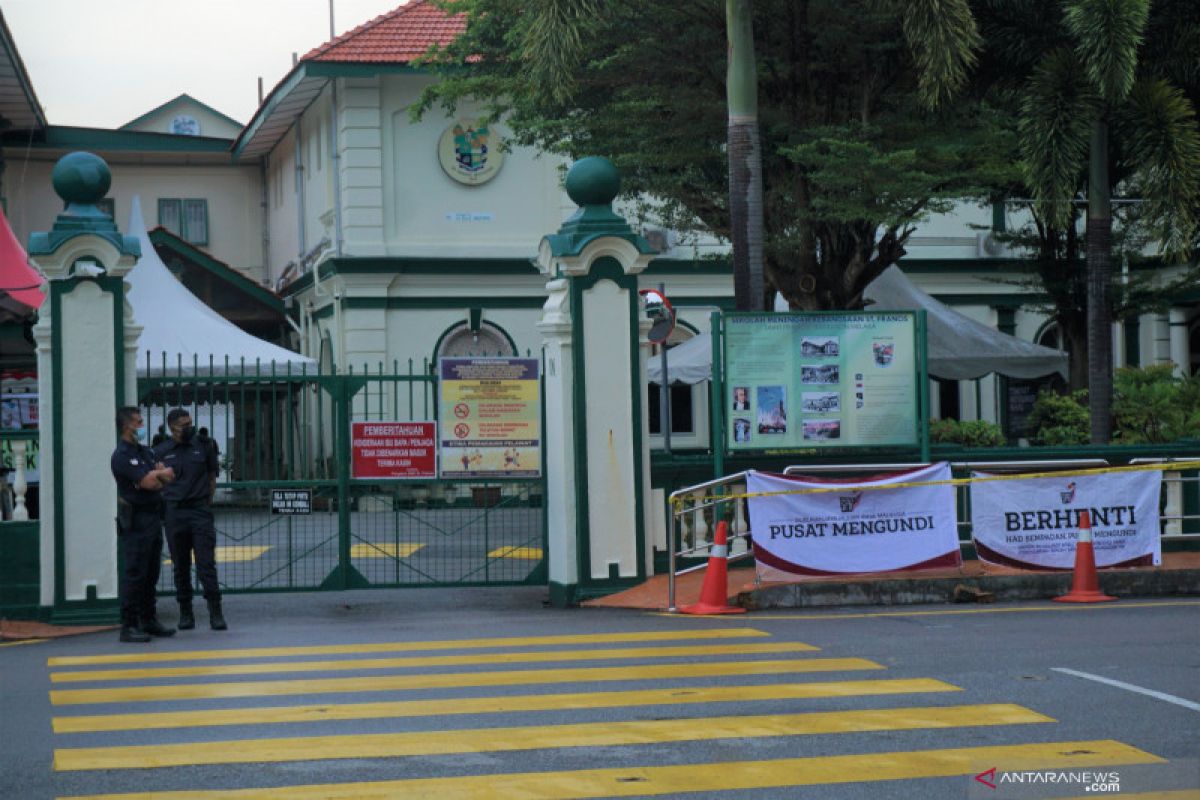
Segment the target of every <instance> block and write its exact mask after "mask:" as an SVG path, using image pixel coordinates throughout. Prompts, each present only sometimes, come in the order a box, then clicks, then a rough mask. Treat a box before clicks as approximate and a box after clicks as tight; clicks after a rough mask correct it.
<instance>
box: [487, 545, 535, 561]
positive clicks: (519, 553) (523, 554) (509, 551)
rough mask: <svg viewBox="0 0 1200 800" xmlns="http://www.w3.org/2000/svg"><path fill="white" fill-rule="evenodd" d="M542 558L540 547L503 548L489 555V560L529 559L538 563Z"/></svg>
mask: <svg viewBox="0 0 1200 800" xmlns="http://www.w3.org/2000/svg"><path fill="white" fill-rule="evenodd" d="M541 557H542V548H540V547H501V548H498V549H496V550H493V551H492V552H490V553H488V558H528V559H532V560H535V561H536V560H537V559H540V558H541Z"/></svg>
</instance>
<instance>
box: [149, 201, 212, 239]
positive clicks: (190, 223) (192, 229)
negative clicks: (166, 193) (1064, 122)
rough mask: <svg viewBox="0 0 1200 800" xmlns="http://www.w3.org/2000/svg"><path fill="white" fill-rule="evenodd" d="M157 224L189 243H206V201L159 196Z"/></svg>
mask: <svg viewBox="0 0 1200 800" xmlns="http://www.w3.org/2000/svg"><path fill="white" fill-rule="evenodd" d="M158 224H159V225H161V226H162V227H164V228H166V229H167V230H169V231H170V232H171V233H173V234H175V235H176V236H178V237H179V238H181V239H183V240H184V241H185V242H189V243H190V244H201V245H206V244H208V201H207V200H205V199H204V198H182V199H181V198H173V197H160V198H159V200H158Z"/></svg>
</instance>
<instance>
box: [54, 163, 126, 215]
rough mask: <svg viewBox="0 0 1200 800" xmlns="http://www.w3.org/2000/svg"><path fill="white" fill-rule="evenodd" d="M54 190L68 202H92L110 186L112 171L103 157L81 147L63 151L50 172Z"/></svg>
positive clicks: (92, 203)
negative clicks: (69, 151)
mask: <svg viewBox="0 0 1200 800" xmlns="http://www.w3.org/2000/svg"><path fill="white" fill-rule="evenodd" d="M50 180H51V181H52V182H53V183H54V191H55V192H57V193H58V196H59V197H61V198H62V199H63V200H65V201H66V202H67V203H68V204H80V205H94V204H95V203H97V202H98V201H100V200H103V199H104V195H106V194H108V188H109V187H110V186H112V172H110V171H109V169H108V164H106V163H104V159H103V158H101V157H100V156H98V155H96V154H95V153H87V152H84V151H82V150H80V151H76V152H74V153H67V154H66V155H65V156H63V157H62V158H60V159H59V160H58V163H57V164H55V165H54V171H53V172H52V173H51V174H50Z"/></svg>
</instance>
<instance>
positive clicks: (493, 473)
mask: <svg viewBox="0 0 1200 800" xmlns="http://www.w3.org/2000/svg"><path fill="white" fill-rule="evenodd" d="M540 366H541V365H540V363H539V361H538V359H536V358H443V359H441V360H440V361H439V362H438V374H439V376H440V378H441V389H440V398H439V408H440V414H439V418H440V419H441V422H442V431H441V436H440V437H439V438H440V443H441V470H440V472H441V476H442V477H443V478H476V477H512V478H517V477H522V478H530V477H537V476H539V475H541V471H542V465H541V456H542V449H541V444H542V442H541V436H542V434H541V427H542V407H541V374H540V371H539V369H540Z"/></svg>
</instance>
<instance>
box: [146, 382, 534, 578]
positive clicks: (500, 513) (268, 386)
mask: <svg viewBox="0 0 1200 800" xmlns="http://www.w3.org/2000/svg"><path fill="white" fill-rule="evenodd" d="M429 366H430V365H429V364H428V363H426V364H423V365H422V368H421V369H420V370H419V371H418V370H416V369H414V365H413V364H412V363H411V362H410V363H409V364H408V372H407V373H401V371H400V369H399V364H395V363H394V364H393V365H392V370H391V371H389V372H385V370H384V367H383V365H382V364H381V365H380V366H379V369H378V372H365V373H364V372H359V373H355V372H354V371H348V372H346V373H343V374H320V373H316V372H312V371H293V370H291V369H284V370H279V369H277V368H274V366H273V365H271V366H268V367H266V368H265V369H264V368H263V367H262V366H260V365H249V364H243V363H238V364H228V363H227V364H223V365H217V364H213V363H209V364H207V365H201V364H192V365H188V366H185V365H183V364H178V363H177V364H174V365H167V364H157V365H150V364H146V365H145V370H144V376H143V377H140V378H139V380H138V395H139V400H140V403H141V405H142V407H143V408H144V409H145V410H146V414H145V416H146V420H147V425H148V427H149V431H150V433H151V434H154V433H155V432H156V431H158V429H159V426H160V425H164V426H165V418H166V414H167V412H168V411H169V410H170V409H171V408H174V407H176V406H180V407H183V408H185V409H187V410H188V411H189V412H190V413H191V414H192V417H193V420H194V424H195V425H196V427H198V428H203V429H207V433H208V434H209V435H210V436H212V437H213V438H214V439H215V440H216V441H217V443H218V445H219V446H220V448H221V474H220V476H219V479H218V483H217V493H216V500H215V502H214V505H213V512H214V516H215V518H216V528H217V572H218V575H219V577H220V581H221V584H222V587H223V589H224V590H226V591H229V592H253V591H294V590H312V589H357V588H368V587H395V586H483V585H486V586H496V585H537V584H544V583H546V580H547V575H548V572H547V567H546V539H547V532H546V519H545V513H544V509H543V498H544V488H545V482H544V478H524V479H522V478H511V479H509V478H496V479H493V478H490V477H489V478H487V479H486V480H460V479H455V480H437V479H431V480H415V481H409V480H404V481H397V480H377V481H371V480H355V479H352V478H351V469H350V467H351V441H350V431H351V423H352V422H373V421H395V422H413V421H422V420H434V419H435V418H436V415H437V406H438V404H437V397H438V379H437V376H436V375H435V374H434V372H433V370H431V369H430V368H429ZM543 463H544V461H543ZM273 489H290V490H296V489H300V490H309V491H311V493H312V504H311V513H309V514H297V515H291V514H273V513H272V509H271V491H272V490H273ZM159 589H160V591H163V592H168V593H169V592H170V591H171V590H172V589H173V585H172V581H171V575H170V568H169V565H167V564H164V569H163V575H162V578H161V579H160V583H159Z"/></svg>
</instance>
